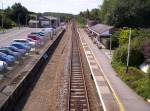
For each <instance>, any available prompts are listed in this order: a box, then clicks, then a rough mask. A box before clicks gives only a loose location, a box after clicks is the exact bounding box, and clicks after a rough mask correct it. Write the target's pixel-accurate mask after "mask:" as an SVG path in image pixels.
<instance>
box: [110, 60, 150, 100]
mask: <svg viewBox="0 0 150 111" xmlns="http://www.w3.org/2000/svg"><path fill="white" fill-rule="evenodd" d="M112 66H113V68H114V69H115V70H116V71H117V73H118V74H119V77H120V78H121V79H122V80H123V81H125V82H126V83H127V84H128V85H129V86H130V87H131V88H133V89H134V90H135V91H136V92H137V93H138V94H139V95H141V96H142V97H144V98H150V86H149V78H148V77H147V76H146V75H145V74H144V73H143V72H142V71H140V70H139V69H137V68H135V67H129V71H128V73H125V66H124V65H122V64H119V63H113V64H112Z"/></svg>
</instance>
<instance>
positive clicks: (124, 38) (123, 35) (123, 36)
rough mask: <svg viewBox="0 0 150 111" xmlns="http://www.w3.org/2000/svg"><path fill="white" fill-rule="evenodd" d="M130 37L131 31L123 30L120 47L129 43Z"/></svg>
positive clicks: (121, 31)
mask: <svg viewBox="0 0 150 111" xmlns="http://www.w3.org/2000/svg"><path fill="white" fill-rule="evenodd" d="M128 37H129V29H121V30H120V33H119V38H118V40H119V45H121V46H122V45H123V44H125V43H127V41H128Z"/></svg>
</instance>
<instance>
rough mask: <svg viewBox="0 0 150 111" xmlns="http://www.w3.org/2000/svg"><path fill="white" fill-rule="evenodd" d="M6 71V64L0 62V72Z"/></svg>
mask: <svg viewBox="0 0 150 111" xmlns="http://www.w3.org/2000/svg"><path fill="white" fill-rule="evenodd" d="M6 69H7V63H6V62H4V61H0V71H3V70H6Z"/></svg>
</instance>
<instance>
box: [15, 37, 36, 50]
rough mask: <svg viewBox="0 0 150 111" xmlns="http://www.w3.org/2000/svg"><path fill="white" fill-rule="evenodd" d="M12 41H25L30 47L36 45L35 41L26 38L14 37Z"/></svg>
mask: <svg viewBox="0 0 150 111" xmlns="http://www.w3.org/2000/svg"><path fill="white" fill-rule="evenodd" d="M13 41H14V42H20V43H26V44H29V45H30V46H31V48H35V47H36V43H35V42H33V41H29V40H28V39H14V40H13Z"/></svg>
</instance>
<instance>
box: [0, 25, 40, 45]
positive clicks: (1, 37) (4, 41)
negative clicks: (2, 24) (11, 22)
mask: <svg viewBox="0 0 150 111" xmlns="http://www.w3.org/2000/svg"><path fill="white" fill-rule="evenodd" d="M39 30H40V28H28V27H24V28H20V29H18V28H14V29H11V30H9V31H6V32H5V33H1V34H0V47H4V46H7V45H9V44H10V43H11V41H12V40H13V39H18V38H26V37H27V35H28V34H29V33H30V32H33V31H39Z"/></svg>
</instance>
